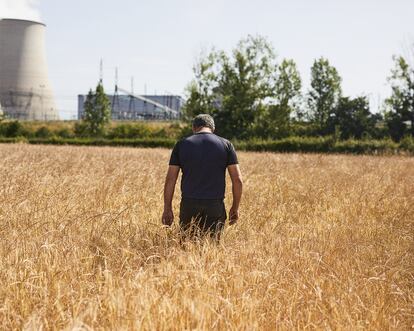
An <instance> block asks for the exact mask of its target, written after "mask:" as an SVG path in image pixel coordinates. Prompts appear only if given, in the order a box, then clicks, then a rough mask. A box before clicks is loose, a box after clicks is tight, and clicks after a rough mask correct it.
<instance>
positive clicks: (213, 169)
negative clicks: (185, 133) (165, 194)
mask: <svg viewBox="0 0 414 331" xmlns="http://www.w3.org/2000/svg"><path fill="white" fill-rule="evenodd" d="M237 163H238V160H237V155H236V152H235V150H234V147H233V145H232V144H231V142H230V141H228V140H226V139H224V138H221V137H219V136H216V135H215V134H213V133H209V132H200V133H196V134H194V135H192V136H190V137H188V138H184V139H182V140H180V141H179V142H177V143H176V144H175V146H174V149H173V151H172V153H171V159H170V165H175V166H179V167H180V168H181V170H182V172H183V176H182V179H181V192H182V197H183V198H188V199H206V200H210V199H224V192H225V187H226V168H227V167H228V166H229V165H232V164H237Z"/></svg>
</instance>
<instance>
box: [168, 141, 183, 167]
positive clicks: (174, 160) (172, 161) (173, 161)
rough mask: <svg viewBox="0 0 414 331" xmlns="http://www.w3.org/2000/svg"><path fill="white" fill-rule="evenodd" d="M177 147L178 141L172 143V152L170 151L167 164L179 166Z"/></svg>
mask: <svg viewBox="0 0 414 331" xmlns="http://www.w3.org/2000/svg"><path fill="white" fill-rule="evenodd" d="M178 149H179V143H176V144H175V145H174V148H173V150H172V152H171V157H170V163H169V165H175V166H179V167H180V166H181V163H180V155H179V151H178Z"/></svg>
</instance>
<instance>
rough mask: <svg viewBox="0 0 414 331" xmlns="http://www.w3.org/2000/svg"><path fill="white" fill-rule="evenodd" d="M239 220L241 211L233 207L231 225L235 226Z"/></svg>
mask: <svg viewBox="0 0 414 331" xmlns="http://www.w3.org/2000/svg"><path fill="white" fill-rule="evenodd" d="M238 220H239V210H238V209H236V208H234V207H231V208H230V212H229V224H230V225H233V224H235V223H236V222H237V221H238Z"/></svg>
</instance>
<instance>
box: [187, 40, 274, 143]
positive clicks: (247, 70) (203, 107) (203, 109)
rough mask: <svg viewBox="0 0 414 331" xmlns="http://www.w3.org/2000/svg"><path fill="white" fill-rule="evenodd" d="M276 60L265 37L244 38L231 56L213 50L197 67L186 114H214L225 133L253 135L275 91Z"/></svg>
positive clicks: (237, 136) (222, 131) (220, 132)
mask: <svg viewBox="0 0 414 331" xmlns="http://www.w3.org/2000/svg"><path fill="white" fill-rule="evenodd" d="M274 60H275V54H274V51H273V48H272V46H271V45H270V44H269V43H268V42H267V41H266V39H264V38H262V37H252V36H248V37H247V38H246V39H243V40H241V41H240V42H239V44H238V45H237V47H236V48H235V49H234V50H233V52H232V54H231V56H228V55H227V54H225V53H224V52H217V51H213V52H211V53H210V54H208V56H206V57H204V58H203V59H201V61H199V62H198V63H197V65H196V66H195V68H194V73H195V80H194V81H193V82H192V83H191V84H190V86H189V88H188V90H189V92H190V93H189V98H188V101H187V103H186V106H185V111H186V114H187V115H189V116H193V115H195V114H198V113H209V114H212V115H213V116H214V117H215V119H216V128H217V132H218V133H219V134H221V135H223V136H226V137H229V138H239V139H244V138H247V137H249V136H251V135H252V133H253V131H254V128H255V124H256V122H257V119H258V118H259V117H260V114H261V113H264V108H265V107H264V104H265V100H266V99H268V98H273V97H274V94H275V92H274V83H275V76H276V75H275V63H274Z"/></svg>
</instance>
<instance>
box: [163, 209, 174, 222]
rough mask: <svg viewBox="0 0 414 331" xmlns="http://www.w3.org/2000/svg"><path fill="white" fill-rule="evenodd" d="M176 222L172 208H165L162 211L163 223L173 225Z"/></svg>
mask: <svg viewBox="0 0 414 331" xmlns="http://www.w3.org/2000/svg"><path fill="white" fill-rule="evenodd" d="M173 222H174V214H173V211H172V209H167V210H166V209H164V212H163V213H162V224H164V225H167V226H171V224H173Z"/></svg>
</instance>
